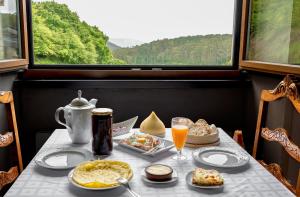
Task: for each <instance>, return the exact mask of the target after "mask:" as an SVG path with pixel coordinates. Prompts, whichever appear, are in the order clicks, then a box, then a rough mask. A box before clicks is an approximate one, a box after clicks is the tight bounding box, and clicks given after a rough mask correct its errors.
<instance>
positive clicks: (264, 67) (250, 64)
mask: <svg viewBox="0 0 300 197" xmlns="http://www.w3.org/2000/svg"><path fill="white" fill-rule="evenodd" d="M251 1H252V0H243V7H242V23H241V36H240V38H241V42H240V56H239V65H240V68H242V69H246V70H254V71H259V72H266V73H274V74H300V65H293V64H281V63H272V62H264V61H254V60H248V59H247V58H246V57H247V43H248V35H249V25H250V22H251V21H250V15H251V6H250V5H251Z"/></svg>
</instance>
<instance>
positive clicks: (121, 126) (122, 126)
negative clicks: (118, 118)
mask: <svg viewBox="0 0 300 197" xmlns="http://www.w3.org/2000/svg"><path fill="white" fill-rule="evenodd" d="M137 119H138V116H135V117H133V118H131V119H129V120H125V121H123V122H118V123H114V124H113V125H112V136H113V137H116V136H119V135H124V134H127V133H129V132H130V130H131V129H132V128H133V126H134V124H135V123H136V121H137Z"/></svg>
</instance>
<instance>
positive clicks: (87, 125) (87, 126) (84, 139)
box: [55, 90, 97, 144]
mask: <svg viewBox="0 0 300 197" xmlns="http://www.w3.org/2000/svg"><path fill="white" fill-rule="evenodd" d="M81 95H82V92H81V90H78V98H75V99H73V100H72V102H71V103H70V104H68V105H66V106H65V107H59V108H58V109H57V110H56V112H55V120H56V121H57V122H58V123H59V124H61V125H63V126H65V127H66V128H67V129H68V132H69V136H70V138H71V140H72V142H73V143H76V144H77V143H78V144H84V143H89V142H90V140H91V138H92V118H91V111H92V110H93V109H94V108H95V106H96V103H97V99H91V100H90V101H87V100H86V99H85V98H82V97H81ZM62 110H63V111H64V118H65V120H66V123H63V122H61V121H60V120H59V112H60V111H62Z"/></svg>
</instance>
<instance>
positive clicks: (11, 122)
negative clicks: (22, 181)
mask: <svg viewBox="0 0 300 197" xmlns="http://www.w3.org/2000/svg"><path fill="white" fill-rule="evenodd" d="M0 103H1V104H4V105H5V106H6V109H7V114H8V127H9V129H10V130H12V132H2V133H3V134H0V148H4V147H7V146H9V145H10V144H12V143H13V142H15V143H14V144H15V145H16V151H17V158H18V166H14V167H11V168H10V169H9V171H8V172H5V171H0V190H1V189H2V188H3V187H4V186H5V185H7V184H9V183H11V182H13V181H14V180H15V179H16V178H17V176H18V175H19V172H21V171H22V170H23V162H22V155H21V148H20V142H19V134H18V127H17V120H16V113H15V106H14V99H13V94H12V92H11V91H7V92H5V91H1V92H0Z"/></svg>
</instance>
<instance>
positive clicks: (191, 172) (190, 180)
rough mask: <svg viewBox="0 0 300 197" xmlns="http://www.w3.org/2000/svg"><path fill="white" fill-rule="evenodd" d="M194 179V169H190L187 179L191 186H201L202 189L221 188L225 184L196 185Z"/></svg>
mask: <svg viewBox="0 0 300 197" xmlns="http://www.w3.org/2000/svg"><path fill="white" fill-rule="evenodd" d="M192 179H193V171H190V172H189V173H187V174H186V176H185V181H186V183H187V184H188V185H189V186H191V187H194V188H201V189H220V188H223V187H224V184H223V185H213V186H201V185H195V184H193V182H192Z"/></svg>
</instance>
